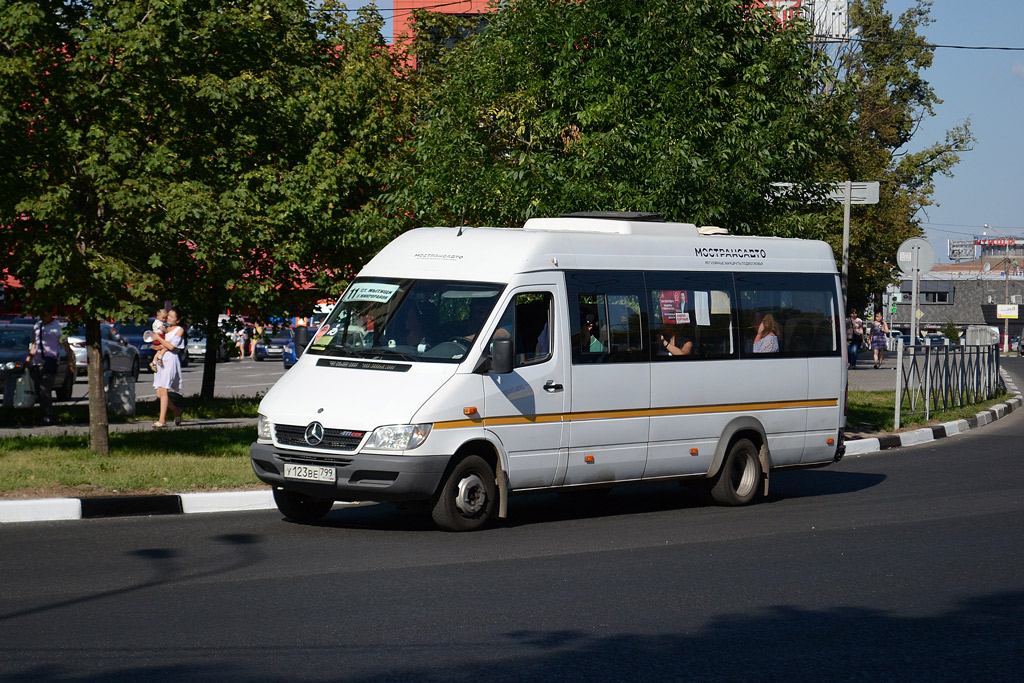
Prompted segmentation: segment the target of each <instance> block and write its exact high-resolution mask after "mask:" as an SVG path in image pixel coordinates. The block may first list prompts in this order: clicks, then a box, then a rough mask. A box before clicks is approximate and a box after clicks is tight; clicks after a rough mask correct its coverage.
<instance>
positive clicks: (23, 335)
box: [0, 324, 75, 405]
mask: <svg viewBox="0 0 1024 683" xmlns="http://www.w3.org/2000/svg"><path fill="white" fill-rule="evenodd" d="M34 329H35V328H34V326H32V325H15V324H4V325H0V388H2V390H3V394H4V405H8V404H10V403H11V401H12V400H13V396H14V383H15V382H17V381H18V378H19V377H21V375H22V373H23V372H25V365H26V363H25V357H26V356H27V355H28V347H29V346H30V345H31V344H32V334H33V330H34ZM74 388H75V375H74V373H71V372H68V361H67V355H66V354H65V352H64V348H63V345H62V346H61V350H60V357H59V358H58V361H57V378H56V379H55V380H54V382H53V393H54V396H56V398H57V400H58V401H68V400H70V399H71V392H72V391H74Z"/></svg>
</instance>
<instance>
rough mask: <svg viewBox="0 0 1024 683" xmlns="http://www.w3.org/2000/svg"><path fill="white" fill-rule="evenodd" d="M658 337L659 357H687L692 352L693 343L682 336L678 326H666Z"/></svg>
mask: <svg viewBox="0 0 1024 683" xmlns="http://www.w3.org/2000/svg"><path fill="white" fill-rule="evenodd" d="M658 336H659V337H660V341H661V355H665V354H667V355H669V356H689V355H690V353H691V352H692V351H693V342H692V341H690V340H689V339H687V338H686V337H684V336H683V334H682V331H681V328H680V326H678V325H666V326H665V327H663V328H662V330H661V334H660V335H658Z"/></svg>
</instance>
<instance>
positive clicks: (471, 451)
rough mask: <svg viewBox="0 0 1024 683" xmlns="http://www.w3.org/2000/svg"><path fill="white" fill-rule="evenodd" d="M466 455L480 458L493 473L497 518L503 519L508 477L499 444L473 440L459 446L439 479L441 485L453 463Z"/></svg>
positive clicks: (506, 506)
mask: <svg viewBox="0 0 1024 683" xmlns="http://www.w3.org/2000/svg"><path fill="white" fill-rule="evenodd" d="M467 455H475V456H477V457H479V458H482V459H483V460H484V462H486V463H487V464H488V465H490V467H491V469H492V470H493V471H494V477H495V485H496V487H497V489H498V518H499V519H504V518H505V517H506V516H507V515H508V475H507V474H506V470H505V465H504V459H505V454H504V451H503V450H502V448H501V445H500V443H495V442H494V441H492V440H490V439H487V438H475V439H473V440H471V441H467V442H466V443H464V444H462V445H461V446H459V447H458V448H457V449H456V450H455V454H454V456H453V457H452V459H451V461H450V462H449V463H448V467H447V468H446V469H445V474H444V476H443V477H441V482H442V483H441V485H443V484H444V481H445V480H446V479H447V478H448V474H449V473H450V472H451V470H452V468H453V467H454V466H455V463H456V462H458V461H459V460H460V459H462V458H463V457H465V456H467Z"/></svg>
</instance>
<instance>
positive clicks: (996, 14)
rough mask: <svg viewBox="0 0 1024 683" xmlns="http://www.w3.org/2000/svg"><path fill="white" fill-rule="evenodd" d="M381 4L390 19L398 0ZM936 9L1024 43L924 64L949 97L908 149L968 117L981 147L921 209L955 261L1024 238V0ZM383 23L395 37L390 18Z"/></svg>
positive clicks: (947, 28)
mask: <svg viewBox="0 0 1024 683" xmlns="http://www.w3.org/2000/svg"><path fill="white" fill-rule="evenodd" d="M439 1H440V0H439ZM364 4H369V3H368V2H363V1H361V0H349V3H348V6H349V7H351V8H355V7H359V6H362V5H364ZM376 4H377V8H378V10H379V11H380V12H381V15H382V16H383V17H384V18H385V20H390V18H391V16H392V14H393V9H392V3H391V0H377V3H376ZM915 4H916V3H915V2H914V0H888V2H887V8H888V10H889V11H890V12H891V13H892V14H893V16H898V15H899V14H901V13H902V12H903V11H904V10H906V9H907V8H908V7H911V6H913V5H915ZM931 16H932V19H933V23H932V24H931V25H929V26H926V27H924V28H923V29H922V33H924V35H925V38H926V39H927V40H928V41H929V42H931V43H933V44H935V45H961V46H973V47H1011V48H1019V49H1017V50H965V49H952V48H938V49H936V50H935V58H934V62H933V63H932V66H931V68H930V69H928V70H926V71H925V72H924V77H925V79H926V80H928V81H929V83H930V84H931V85H932V87H933V88H934V89H935V92H936V94H937V96H938V97H939V99H941V100H943V102H942V104H939V105H937V106H936V107H935V116H934V117H932V118H929V119H926V120H925V121H924V122H923V123H922V125H921V128H920V130H919V131H918V132H917V134H916V135H915V136H914V140H913V141H912V142H911V144H910V146H909V148H908V150H907V151H910V152H916V151H919V150H921V149H923V148H925V147H928V146H930V145H932V144H934V143H936V142H940V141H942V140H944V139H945V134H946V131H947V130H949V129H951V128H953V127H954V126H957V125H960V124H962V123H964V122H967V121H970V125H971V131H972V132H973V134H974V136H975V137H976V138H977V142H976V143H975V145H974V148H973V149H972V150H971V151H969V152H966V153H964V154H963V155H961V161H960V164H959V165H958V166H956V167H955V168H954V169H953V173H954V177H953V178H945V177H939V178H938V179H937V180H936V184H935V194H934V197H933V198H934V201H935V205H933V206H930V207H927V209H926V210H925V211H923V212H922V213H921V214H919V216H918V218H919V219H920V220H921V223H922V227H924V229H925V232H926V234H927V237H928V240H929V241H930V242H931V243H932V244H933V246H934V247H935V251H936V254H937V256H938V260H939V262H948V260H949V259H948V258H947V245H946V241H947V240H966V239H971V238H972V237H973V236H975V235H981V233H982V231H983V230H984V229H985V228H984V226H985V224H988V225H989V226H991V228H992V229H991V230H990V234H993V235H996V236H1000V235H1005V236H1010V237H1021V238H1024V31H1022V30H1021V29H1022V28H1024V2H1022V1H1021V0H971V1H970V2H957V1H955V0H934V3H933V5H932V10H931ZM384 31H385V36H386V37H388V38H389V39H390V35H391V24H390V21H389V23H388V25H387V26H385V28H384ZM854 180H861V181H868V180H872V179H871V178H855V179H854Z"/></svg>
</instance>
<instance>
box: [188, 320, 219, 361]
mask: <svg viewBox="0 0 1024 683" xmlns="http://www.w3.org/2000/svg"><path fill="white" fill-rule="evenodd" d="M187 347H188V348H187V351H188V355H189V356H190V357H191V358H192V359H194V360H195V361H196V362H197V363H202V362H204V360H205V359H206V335H205V334H203V331H202V329H200V328H198V327H193V328H192V329H190V330H189V331H188V344H187ZM227 357H228V349H227V346H226V339H225V338H224V337H223V336H222V337H221V342H220V345H219V346H218V347H217V362H218V363H219V362H220V361H222V360H226V359H227Z"/></svg>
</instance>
